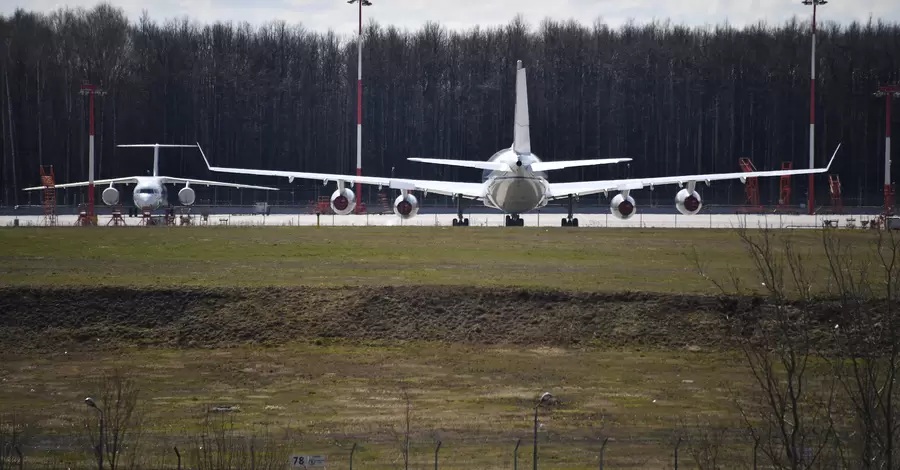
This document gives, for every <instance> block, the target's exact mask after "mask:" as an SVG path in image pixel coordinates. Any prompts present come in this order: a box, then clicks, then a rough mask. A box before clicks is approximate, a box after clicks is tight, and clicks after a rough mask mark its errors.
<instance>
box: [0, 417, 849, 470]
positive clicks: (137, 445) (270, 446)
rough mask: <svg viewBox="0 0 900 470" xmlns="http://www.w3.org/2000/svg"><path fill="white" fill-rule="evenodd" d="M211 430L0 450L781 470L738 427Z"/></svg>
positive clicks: (72, 458)
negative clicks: (106, 445) (365, 432)
mask: <svg viewBox="0 0 900 470" xmlns="http://www.w3.org/2000/svg"><path fill="white" fill-rule="evenodd" d="M235 429H236V428H235ZM210 431H211V432H209V433H206V434H204V433H202V432H197V433H196V434H195V435H193V436H190V437H187V438H184V437H179V436H168V435H158V434H157V435H154V434H148V433H143V434H142V435H140V436H138V437H135V436H134V435H131V436H128V440H127V441H123V442H127V444H124V446H123V447H121V448H119V449H118V451H117V452H115V457H116V459H117V462H115V463H114V462H112V461H111V459H112V457H113V455H112V454H111V451H110V450H109V449H104V452H103V457H102V459H103V464H102V467H100V466H99V465H100V461H99V460H100V459H99V458H98V454H97V450H98V448H97V447H95V446H92V445H91V443H90V441H89V440H88V439H86V438H78V439H67V438H65V437H61V436H39V435H34V436H31V438H30V439H29V440H27V441H23V442H22V443H21V444H18V445H16V446H14V447H9V448H7V449H3V448H0V469H4V470H5V469H54V470H55V469H66V470H72V469H90V468H104V469H113V468H121V469H132V468H142V469H158V470H169V469H172V470H188V469H208V470H213V469H215V470H231V469H253V470H257V469H259V470H263V469H293V468H304V469H317V468H321V469H323V470H327V468H329V467H330V468H331V469H348V470H352V469H353V468H354V467H355V468H357V469H359V468H365V469H379V470H409V469H417V470H421V469H430V468H434V469H435V470H439V469H473V468H474V469H512V470H519V469H523V470H524V469H532V470H536V469H537V468H542V469H547V468H566V469H585V468H599V469H601V470H602V469H604V468H606V469H648V468H653V469H679V468H683V469H723V468H728V469H739V468H746V469H754V470H755V469H762V468H776V467H775V466H773V465H772V463H771V459H770V458H769V457H768V452H772V451H774V452H784V449H779V448H777V447H768V448H764V447H765V446H763V445H761V444H760V441H759V440H755V439H754V438H753V437H751V436H750V435H749V433H748V432H746V431H744V430H741V429H736V428H732V429H725V428H710V427H704V426H686V427H683V428H678V429H674V430H671V429H664V428H658V429H597V430H593V431H592V430H584V433H579V432H562V433H557V432H555V431H554V430H553V429H552V428H549V429H548V428H547V427H545V426H544V425H543V423H541V422H539V423H538V428H537V430H536V431H535V432H533V433H531V432H522V433H518V434H516V433H510V432H498V433H495V434H484V433H477V432H476V433H466V432H462V431H457V432H447V431H434V432H427V433H422V432H420V431H415V432H414V434H411V435H410V436H409V437H408V439H407V436H406V435H405V434H404V433H403V432H402V431H395V432H393V433H391V434H388V435H381V436H374V437H368V438H367V437H366V436H348V435H330V436H323V434H327V433H319V432H316V431H315V430H314V429H310V430H307V431H299V430H291V429H280V430H278V431H271V430H269V431H266V433H264V434H248V433H247V432H246V431H244V430H240V431H235V432H232V431H231V430H230V429H227V428H221V429H215V430H210ZM588 434H590V435H588ZM32 442H35V443H34V444H32ZM110 442H111V441H110ZM2 443H3V442H2V441H0V444H2ZM812 445H813V444H810V446H812ZM0 447H2V446H0ZM802 452H803V453H804V458H805V459H806V463H807V465H806V466H804V467H803V468H816V469H823V470H825V469H844V468H852V466H851V467H847V466H845V465H844V463H843V462H842V456H841V455H840V449H839V448H838V446H837V445H827V446H824V447H821V448H820V447H816V448H813V447H806V448H804V449H803V450H802ZM535 457H536V458H537V459H536V460H535Z"/></svg>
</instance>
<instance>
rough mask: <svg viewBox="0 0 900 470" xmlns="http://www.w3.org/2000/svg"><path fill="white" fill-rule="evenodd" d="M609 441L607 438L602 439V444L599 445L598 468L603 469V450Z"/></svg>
mask: <svg viewBox="0 0 900 470" xmlns="http://www.w3.org/2000/svg"><path fill="white" fill-rule="evenodd" d="M607 441H609V438H608V437H607V438H606V439H603V444H602V445H601V446H600V470H603V451H605V450H606V442H607Z"/></svg>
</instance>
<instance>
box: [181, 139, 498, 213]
mask: <svg viewBox="0 0 900 470" xmlns="http://www.w3.org/2000/svg"><path fill="white" fill-rule="evenodd" d="M197 148H200V144H199V143H198V144H197ZM200 155H203V161H204V162H206V167H207V168H209V170H210V171H215V172H221V173H236V174H239V175H262V176H280V177H284V178H287V179H288V181H290V182H293V181H294V178H300V179H307V180H320V181H325V182H328V181H344V182H346V183H351V184H354V183H362V184H371V185H375V186H378V187H382V186H387V187H389V188H392V189H406V190H410V191H423V192H428V193H435V194H443V195H445V196H456V195H461V196H465V197H468V198H472V199H482V198H484V189H483V185H482V184H481V183H458V182H454V181H430V180H412V179H398V178H382V177H378V176H354V175H336V174H329V173H306V172H301V171H284V170H254V169H248V168H228V167H219V166H212V165H210V164H209V160H207V158H206V154H205V153H203V149H202V148H200Z"/></svg>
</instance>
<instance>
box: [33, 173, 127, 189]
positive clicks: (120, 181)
mask: <svg viewBox="0 0 900 470" xmlns="http://www.w3.org/2000/svg"><path fill="white" fill-rule="evenodd" d="M110 183H113V184H135V183H137V178H135V177H134V176H125V177H122V178H111V179H106V180H94V186H99V185H101V184H110ZM90 184H91V182H90V181H79V182H77V183H65V184H57V185H54V186H53V188H56V189H65V188H75V187H78V186H89V185H90ZM46 188H47V186H32V187H30V188H23V189H22V191H36V190H38V189H46Z"/></svg>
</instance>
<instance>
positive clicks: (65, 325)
mask: <svg viewBox="0 0 900 470" xmlns="http://www.w3.org/2000/svg"><path fill="white" fill-rule="evenodd" d="M744 303H750V302H749V301H748V302H741V304H744ZM743 308H744V307H740V306H739V305H738V304H732V305H730V306H729V305H727V304H723V303H721V302H719V301H718V300H717V299H715V298H711V297H704V296H694V295H665V294H649V293H618V294H615V293H613V294H610V293H570V292H559V291H532V290H524V289H487V288H459V287H430V286H429V287H425V286H415V287H408V288H406V287H344V288H311V287H297V288H167V289H163V288H126V287H96V288H46V287H40V288H26V287H3V288H0V344H3V345H5V346H6V347H7V348H8V349H7V350H16V349H17V348H22V349H28V348H40V349H45V348H64V347H72V346H74V345H80V346H82V347H84V346H88V345H97V346H98V347H104V346H107V347H108V346H125V345H148V346H167V347H173V346H174V347H224V346H232V345H238V344H248V343H256V344H266V345H274V344H281V343H284V342H286V341H312V340H315V339H317V338H344V339H349V340H384V341H397V340H426V341H446V342H460V343H472V344H521V345H538V344H542V345H557V346H576V345H587V344H591V345H597V346H617V345H629V346H639V345H644V346H656V347H671V348H686V347H701V348H718V347H727V346H728V345H729V344H730V343H732V341H733V339H734V338H733V337H732V335H731V333H730V332H729V331H730V329H729V328H728V325H726V322H725V321H724V320H723V316H722V315H721V314H720V313H721V311H722V310H738V309H743ZM823 308H825V307H824V306H823ZM101 345H102V346H101Z"/></svg>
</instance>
